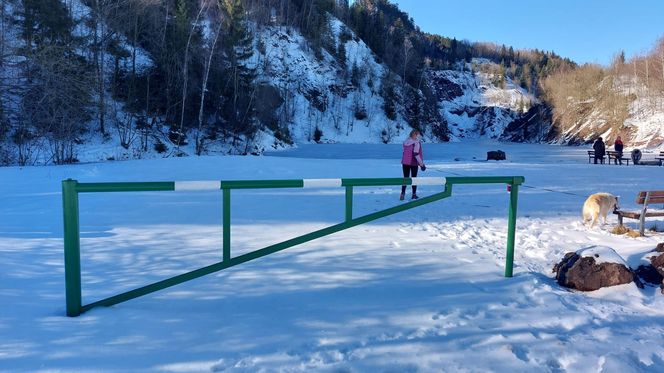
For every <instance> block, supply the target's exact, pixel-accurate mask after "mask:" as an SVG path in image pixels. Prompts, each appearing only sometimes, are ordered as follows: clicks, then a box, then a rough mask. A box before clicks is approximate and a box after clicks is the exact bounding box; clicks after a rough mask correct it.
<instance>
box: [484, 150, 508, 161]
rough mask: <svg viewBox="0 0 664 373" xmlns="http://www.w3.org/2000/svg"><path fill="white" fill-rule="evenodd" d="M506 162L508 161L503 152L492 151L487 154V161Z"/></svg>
mask: <svg viewBox="0 0 664 373" xmlns="http://www.w3.org/2000/svg"><path fill="white" fill-rule="evenodd" d="M491 159H493V160H495V161H504V160H506V159H507V157H506V156H505V152H504V151H502V150H491V151H488V152H486V160H487V161H488V160H491Z"/></svg>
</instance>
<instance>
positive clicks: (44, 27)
mask: <svg viewBox="0 0 664 373" xmlns="http://www.w3.org/2000/svg"><path fill="white" fill-rule="evenodd" d="M22 16H23V17H22V19H23V21H22V23H21V25H20V26H21V33H22V35H23V36H24V37H25V38H26V41H28V42H27V43H26V45H25V47H24V48H23V49H22V51H21V52H20V53H21V54H22V55H23V57H24V58H25V60H24V63H23V64H22V74H23V79H24V80H25V82H26V84H25V85H24V87H23V91H22V92H21V97H20V98H21V101H20V118H19V119H18V121H19V122H20V123H22V124H23V125H22V126H21V127H20V128H18V129H17V131H16V133H15V134H14V141H15V142H16V143H17V145H18V146H19V153H21V149H27V148H26V143H25V141H31V140H32V139H33V138H34V136H39V137H43V138H45V139H46V140H48V144H49V148H50V152H51V157H52V158H51V159H52V161H53V162H55V163H67V162H73V161H75V151H74V144H75V140H76V138H77V136H79V135H80V134H81V133H82V131H83V129H84V126H85V123H86V122H87V121H88V120H89V119H90V113H89V110H88V108H89V105H90V103H91V94H92V89H93V84H92V82H91V81H90V78H89V77H90V76H92V74H90V72H91V71H90V70H91V69H90V66H89V65H88V64H87V63H86V62H85V61H84V60H83V59H82V58H81V57H80V56H79V55H78V53H77V51H78V48H80V45H78V44H77V41H76V39H75V38H73V37H72V30H73V21H72V19H71V18H70V17H69V14H68V12H67V9H66V8H65V7H64V5H63V4H62V3H61V2H60V1H58V0H25V1H24V2H23V9H22ZM29 158H30V154H25V153H23V154H19V162H20V163H25V162H29V161H30V159H29Z"/></svg>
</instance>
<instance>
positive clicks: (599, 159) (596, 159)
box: [595, 155, 604, 164]
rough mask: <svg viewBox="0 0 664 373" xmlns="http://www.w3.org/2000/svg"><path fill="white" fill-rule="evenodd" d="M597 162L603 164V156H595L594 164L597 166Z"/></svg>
mask: <svg viewBox="0 0 664 373" xmlns="http://www.w3.org/2000/svg"><path fill="white" fill-rule="evenodd" d="M597 161H599V162H600V163H602V164H604V156H597V155H596V156H595V164H597Z"/></svg>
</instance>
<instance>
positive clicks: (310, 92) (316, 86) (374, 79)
mask: <svg viewBox="0 0 664 373" xmlns="http://www.w3.org/2000/svg"><path fill="white" fill-rule="evenodd" d="M331 29H332V34H333V38H334V42H335V43H336V47H337V48H338V45H339V43H342V42H343V43H344V49H345V60H343V61H342V60H340V59H339V57H338V56H332V55H331V54H330V53H328V52H327V51H326V50H323V51H322V59H319V58H317V57H316V56H315V53H314V51H312V50H311V48H310V47H309V45H308V43H307V41H306V40H305V38H304V37H303V36H302V35H301V34H300V33H299V32H298V31H297V30H295V29H293V28H287V27H281V26H273V27H270V26H268V27H265V28H263V29H262V30H260V31H259V34H258V38H259V39H260V43H262V44H263V45H264V46H265V48H264V50H263V51H261V50H260V49H259V50H258V52H259V53H260V54H259V56H258V59H259V63H258V68H259V71H258V72H259V76H260V78H259V79H260V80H261V81H263V82H264V83H267V84H270V85H272V86H273V87H276V88H277V89H278V92H279V96H280V100H281V102H283V103H282V105H281V107H280V108H279V112H280V113H281V115H283V118H285V119H286V120H287V122H288V126H289V130H290V132H291V135H292V138H293V140H294V141H295V142H296V143H303V142H312V141H314V132H315V130H316V129H317V128H318V129H319V130H320V131H321V132H322V136H321V137H320V140H319V141H320V142H345V143H364V142H366V143H379V142H386V141H387V142H393V141H400V138H399V135H400V134H401V133H400V132H399V129H398V128H397V124H399V123H400V124H401V126H404V120H403V117H402V116H401V114H398V117H397V119H396V120H390V119H388V118H387V117H386V116H385V112H384V110H383V104H384V102H383V98H382V97H381V95H380V89H381V78H382V77H383V75H384V74H385V72H386V70H387V68H386V67H385V66H384V65H382V64H379V63H378V62H377V61H376V59H375V57H374V55H373V53H372V52H371V50H370V49H369V48H368V47H367V45H366V44H365V43H364V42H363V41H361V40H360V39H359V38H357V37H356V36H355V35H354V34H353V32H352V31H351V30H349V29H348V28H347V27H346V26H345V25H344V24H343V23H341V22H340V21H339V20H337V19H335V18H332V20H331ZM342 33H345V34H347V35H348V37H349V40H347V41H344V39H345V38H343V39H342V38H341V34H342ZM261 52H263V53H261ZM354 68H355V69H357V70H359V75H358V79H357V81H356V82H354V83H353V82H352V81H351V80H352V79H351V77H352V74H353V69H354ZM383 131H385V133H394V134H395V136H393V137H390V138H386V137H385V136H383V135H382V134H383Z"/></svg>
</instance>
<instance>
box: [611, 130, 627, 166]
mask: <svg viewBox="0 0 664 373" xmlns="http://www.w3.org/2000/svg"><path fill="white" fill-rule="evenodd" d="M623 147H624V145H623V142H622V139H621V138H620V136H618V138H616V142H615V143H614V144H613V150H615V151H617V152H618V156H617V157H616V159H615V160H614V161H613V163H615V164H618V162H620V164H622V155H623Z"/></svg>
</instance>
